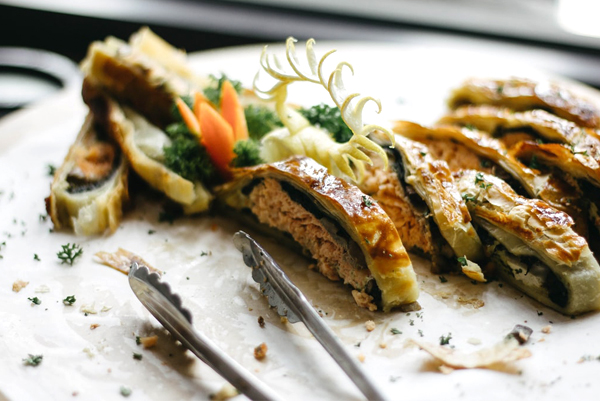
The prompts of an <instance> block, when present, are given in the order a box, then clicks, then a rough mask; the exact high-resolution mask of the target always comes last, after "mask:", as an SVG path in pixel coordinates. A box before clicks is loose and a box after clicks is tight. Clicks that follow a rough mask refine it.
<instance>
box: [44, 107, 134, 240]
mask: <svg viewBox="0 0 600 401" xmlns="http://www.w3.org/2000/svg"><path fill="white" fill-rule="evenodd" d="M128 169H129V165H128V163H127V159H126V158H125V157H124V156H123V154H122V152H121V151H120V149H119V147H118V146H117V145H116V144H115V143H114V141H112V139H111V138H110V136H109V135H108V133H107V132H106V131H105V130H104V128H103V127H102V126H101V125H99V124H96V123H95V122H94V119H93V116H92V115H91V114H90V115H88V116H87V118H86V120H85V122H84V124H83V127H82V128H81V130H80V132H79V134H78V135H77V138H76V139H75V142H74V143H73V145H71V148H70V149H69V152H68V153H67V156H66V157H65V159H64V161H63V163H62V165H61V166H60V167H59V168H58V169H57V170H56V172H55V174H54V180H53V182H52V185H51V187H50V196H49V197H48V198H46V209H47V212H48V215H49V216H50V218H51V219H52V222H53V223H54V227H55V228H56V229H60V228H64V227H68V228H72V229H73V231H74V232H75V234H77V235H96V234H102V233H103V232H104V231H106V230H107V229H109V230H110V231H113V232H114V231H115V230H116V229H117V227H118V226H119V224H120V222H121V216H122V207H123V203H124V202H126V201H127V200H128V197H129V193H128V187H127V177H128Z"/></svg>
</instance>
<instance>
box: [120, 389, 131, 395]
mask: <svg viewBox="0 0 600 401" xmlns="http://www.w3.org/2000/svg"><path fill="white" fill-rule="evenodd" d="M120 391H121V395H122V396H123V397H129V396H130V395H131V389H130V388H129V387H125V386H121V389H120Z"/></svg>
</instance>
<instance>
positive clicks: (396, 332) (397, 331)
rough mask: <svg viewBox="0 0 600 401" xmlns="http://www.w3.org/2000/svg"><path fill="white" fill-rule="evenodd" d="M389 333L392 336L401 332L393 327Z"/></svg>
mask: <svg viewBox="0 0 600 401" xmlns="http://www.w3.org/2000/svg"><path fill="white" fill-rule="evenodd" d="M390 332H391V333H392V334H393V335H397V334H402V332H401V331H400V330H398V329H397V328H395V327H393V328H392V329H391V330H390Z"/></svg>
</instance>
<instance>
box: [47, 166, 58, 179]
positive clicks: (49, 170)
mask: <svg viewBox="0 0 600 401" xmlns="http://www.w3.org/2000/svg"><path fill="white" fill-rule="evenodd" d="M47 168H48V175H49V176H50V177H54V173H56V167H54V166H53V165H52V164H48V165H47Z"/></svg>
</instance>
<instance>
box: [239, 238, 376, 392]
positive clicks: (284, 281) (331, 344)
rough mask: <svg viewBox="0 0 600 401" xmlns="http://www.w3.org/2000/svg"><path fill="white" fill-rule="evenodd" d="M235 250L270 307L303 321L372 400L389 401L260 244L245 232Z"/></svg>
mask: <svg viewBox="0 0 600 401" xmlns="http://www.w3.org/2000/svg"><path fill="white" fill-rule="evenodd" d="M233 243H234V244H235V247H236V248H237V249H238V250H239V251H240V252H242V255H243V256H244V263H246V265H247V266H249V267H251V268H252V278H253V279H254V281H256V282H257V283H259V284H260V289H261V291H262V292H263V294H265V295H266V296H267V298H268V301H269V305H271V306H272V307H273V308H276V309H277V313H278V314H279V315H280V316H283V317H286V318H287V320H288V321H289V322H290V323H296V322H300V321H301V322H303V323H304V324H305V325H306V327H307V328H308V330H310V332H311V333H312V334H313V335H314V336H315V338H316V339H317V340H318V341H319V342H320V343H321V345H323V347H324V348H325V349H326V350H327V352H329V354H330V355H331V356H332V357H333V359H335V361H336V362H337V363H338V364H339V365H340V367H341V368H342V369H343V370H344V372H346V374H347V375H348V377H350V379H351V380H352V381H353V382H354V384H356V386H357V387H358V388H359V389H360V391H361V392H362V393H363V394H364V395H365V396H366V397H367V399H369V400H385V399H386V397H385V396H384V395H383V394H382V393H381V391H379V389H377V387H375V385H374V384H373V383H372V382H371V381H370V380H369V378H368V377H367V376H366V375H365V373H364V372H363V371H362V369H361V368H360V366H359V365H358V363H357V362H356V361H355V359H354V358H353V357H352V356H351V355H350V354H349V353H348V352H347V351H346V349H345V348H344V346H343V345H342V343H341V342H340V341H339V340H338V339H337V337H336V336H335V334H334V333H333V331H332V330H331V329H330V328H329V327H328V326H327V325H326V324H325V323H323V319H321V317H320V316H319V315H318V314H317V312H316V311H315V310H314V308H313V307H312V306H311V304H310V303H309V302H308V300H307V299H306V297H305V296H304V294H302V292H301V291H300V290H299V289H298V287H296V286H295V285H294V284H293V283H292V282H291V281H290V279H289V278H288V277H287V276H286V274H285V273H284V272H283V270H281V267H279V265H277V263H276V262H275V261H274V260H273V258H272V257H271V255H269V254H268V253H267V251H265V250H264V249H263V248H262V247H261V246H260V245H258V243H257V242H256V241H255V240H254V239H252V237H250V236H249V235H248V234H246V233H245V232H243V231H238V232H237V233H236V234H235V235H234V236H233Z"/></svg>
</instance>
